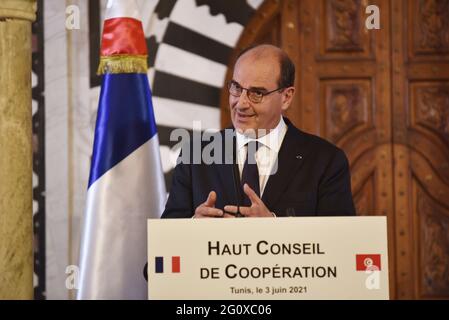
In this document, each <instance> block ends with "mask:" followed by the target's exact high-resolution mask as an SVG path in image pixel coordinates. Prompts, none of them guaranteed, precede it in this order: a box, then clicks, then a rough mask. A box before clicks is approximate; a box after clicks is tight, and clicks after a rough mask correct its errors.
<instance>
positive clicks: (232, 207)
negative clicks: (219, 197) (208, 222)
mask: <svg viewBox="0 0 449 320" xmlns="http://www.w3.org/2000/svg"><path fill="white" fill-rule="evenodd" d="M224 210H225V211H228V212H232V213H237V207H236V206H225V207H224Z"/></svg>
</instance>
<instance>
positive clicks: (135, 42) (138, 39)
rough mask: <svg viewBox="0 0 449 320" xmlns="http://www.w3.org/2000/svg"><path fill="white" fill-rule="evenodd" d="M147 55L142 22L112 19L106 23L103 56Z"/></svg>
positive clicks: (130, 19) (102, 48) (102, 43)
mask: <svg viewBox="0 0 449 320" xmlns="http://www.w3.org/2000/svg"><path fill="white" fill-rule="evenodd" d="M120 54H129V55H147V54H148V51H147V45H146V42H145V35H144V33H143V27H142V22H141V21H139V20H136V19H133V18H112V19H108V20H106V21H105V22H104V28H103V38H102V40H101V55H102V56H112V55H120Z"/></svg>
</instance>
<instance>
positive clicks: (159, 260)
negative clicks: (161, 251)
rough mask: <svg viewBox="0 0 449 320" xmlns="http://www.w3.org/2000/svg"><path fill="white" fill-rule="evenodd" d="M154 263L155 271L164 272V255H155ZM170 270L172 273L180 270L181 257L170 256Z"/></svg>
mask: <svg viewBox="0 0 449 320" xmlns="http://www.w3.org/2000/svg"><path fill="white" fill-rule="evenodd" d="M154 263H155V270H156V273H164V257H155V259H154ZM171 272H172V273H180V272H181V257H179V256H172V257H171Z"/></svg>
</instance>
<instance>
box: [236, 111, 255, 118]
mask: <svg viewBox="0 0 449 320" xmlns="http://www.w3.org/2000/svg"><path fill="white" fill-rule="evenodd" d="M237 116H238V117H239V118H251V117H254V116H255V114H254V113H253V114H246V113H240V112H238V111H237Z"/></svg>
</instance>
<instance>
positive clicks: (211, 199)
mask: <svg viewBox="0 0 449 320" xmlns="http://www.w3.org/2000/svg"><path fill="white" fill-rule="evenodd" d="M215 201H217V194H216V193H215V191H211V192H209V195H208V196H207V199H206V202H204V203H203V205H204V206H205V207H212V208H213V207H215Z"/></svg>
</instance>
